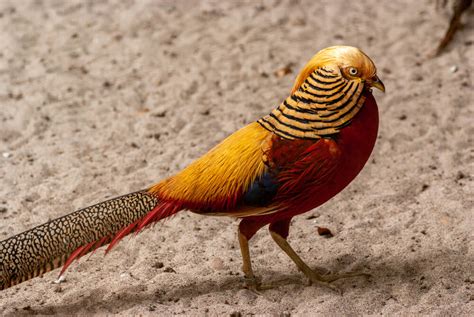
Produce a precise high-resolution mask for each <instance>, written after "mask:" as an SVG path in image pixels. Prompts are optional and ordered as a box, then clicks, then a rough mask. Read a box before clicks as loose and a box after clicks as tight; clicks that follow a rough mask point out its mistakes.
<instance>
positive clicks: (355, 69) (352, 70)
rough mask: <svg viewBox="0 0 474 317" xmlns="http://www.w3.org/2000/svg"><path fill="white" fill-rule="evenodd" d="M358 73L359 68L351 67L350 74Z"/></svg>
mask: <svg viewBox="0 0 474 317" xmlns="http://www.w3.org/2000/svg"><path fill="white" fill-rule="evenodd" d="M358 73H359V71H358V70H357V68H354V67H350V68H349V75H351V76H356V75H357V74H358Z"/></svg>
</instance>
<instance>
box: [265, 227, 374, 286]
mask: <svg viewBox="0 0 474 317" xmlns="http://www.w3.org/2000/svg"><path fill="white" fill-rule="evenodd" d="M290 220H291V219H287V220H281V221H277V222H274V223H272V224H270V227H269V230H270V234H271V236H272V238H273V240H274V241H275V242H276V244H278V246H279V247H280V248H281V249H282V250H283V251H285V253H286V254H287V255H288V256H289V257H290V258H291V259H292V260H293V262H295V264H296V266H297V267H298V268H299V269H300V271H302V272H303V273H304V275H306V277H308V278H309V280H310V283H318V284H321V285H324V286H327V287H329V288H331V289H333V290H335V291H337V292H339V293H340V292H341V291H340V289H338V288H337V287H336V286H334V285H332V284H330V283H331V282H333V281H336V280H338V279H341V278H348V277H354V276H368V275H369V274H366V273H358V272H349V273H341V274H334V275H322V274H319V273H318V272H316V271H314V270H312V269H311V268H310V267H309V266H308V265H307V264H306V263H305V262H304V261H303V260H302V259H301V258H300V257H299V255H298V254H297V253H296V252H295V250H293V248H292V247H291V245H290V244H289V243H288V241H287V240H286V238H287V236H288V230H289V226H290Z"/></svg>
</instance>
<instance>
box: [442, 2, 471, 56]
mask: <svg viewBox="0 0 474 317" xmlns="http://www.w3.org/2000/svg"><path fill="white" fill-rule="evenodd" d="M438 2H439V3H438V5H439V6H440V7H444V6H446V2H447V1H446V0H441V1H438ZM451 2H452V9H453V12H452V14H451V19H450V20H449V26H448V28H447V30H446V33H445V34H444V36H443V38H442V40H441V41H440V42H439V44H438V47H437V48H436V51H435V52H434V54H433V57H435V56H438V55H440V54H441V53H442V52H443V51H444V50H445V49H446V47H447V46H448V45H449V43H450V42H451V41H452V40H453V38H454V34H456V31H457V30H458V29H459V28H460V26H461V17H462V14H463V13H464V12H465V11H467V10H468V9H469V7H470V6H471V5H472V0H454V1H451Z"/></svg>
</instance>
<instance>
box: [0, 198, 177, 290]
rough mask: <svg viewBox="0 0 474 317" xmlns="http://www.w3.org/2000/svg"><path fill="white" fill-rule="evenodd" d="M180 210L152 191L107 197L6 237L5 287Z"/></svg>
mask: <svg viewBox="0 0 474 317" xmlns="http://www.w3.org/2000/svg"><path fill="white" fill-rule="evenodd" d="M179 210H180V208H179V206H177V205H175V204H172V203H167V202H160V201H159V200H158V199H157V198H156V197H155V196H152V195H150V194H148V193H147V192H146V191H139V192H135V193H131V194H128V195H124V196H120V197H117V198H114V199H111V200H107V201H104V202H101V203H98V204H96V205H93V206H91V207H87V208H84V209H81V210H78V211H75V212H73V213H71V214H69V215H66V216H64V217H60V218H57V219H55V220H52V221H49V222H47V223H45V224H42V225H40V226H38V227H35V228H33V229H31V230H28V231H25V232H23V233H20V234H18V235H16V236H13V237H11V238H9V239H6V240H4V241H1V242H0V290H2V289H5V288H8V287H10V286H13V285H16V284H19V283H21V282H24V281H26V280H29V279H31V278H33V277H36V276H39V275H41V274H43V273H45V272H48V271H50V270H53V269H56V268H58V267H60V266H62V265H64V267H63V270H62V271H61V274H62V273H63V272H64V271H65V269H66V268H67V266H69V264H71V263H72V261H74V260H75V259H78V258H80V257H81V256H83V255H84V254H87V253H89V252H91V251H93V250H95V249H97V248H99V247H100V246H102V245H105V244H108V243H110V245H109V247H108V248H107V251H109V250H110V249H111V248H112V247H113V246H114V245H115V244H116V243H117V242H118V241H119V240H120V239H122V238H123V237H124V236H126V235H127V234H129V233H131V232H137V231H139V230H141V229H142V228H143V227H145V226H146V225H148V224H150V223H152V222H155V221H158V220H160V219H163V218H166V217H168V216H170V215H172V214H174V213H176V212H178V211H179Z"/></svg>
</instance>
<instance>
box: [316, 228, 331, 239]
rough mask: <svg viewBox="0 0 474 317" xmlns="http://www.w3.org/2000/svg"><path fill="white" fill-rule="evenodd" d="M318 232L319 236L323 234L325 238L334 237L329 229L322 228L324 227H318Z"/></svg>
mask: <svg viewBox="0 0 474 317" xmlns="http://www.w3.org/2000/svg"><path fill="white" fill-rule="evenodd" d="M318 234H319V235H320V236H325V237H326V238H332V237H334V235H333V234H332V232H331V230H329V229H328V228H324V227H318Z"/></svg>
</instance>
